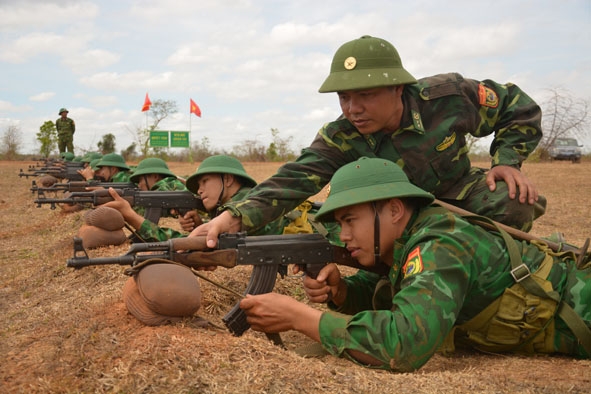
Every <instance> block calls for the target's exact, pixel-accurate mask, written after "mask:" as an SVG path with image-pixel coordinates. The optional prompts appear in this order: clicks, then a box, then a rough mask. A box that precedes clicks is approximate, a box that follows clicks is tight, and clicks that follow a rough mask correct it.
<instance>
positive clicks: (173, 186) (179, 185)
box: [150, 176, 187, 191]
mask: <svg viewBox="0 0 591 394" xmlns="http://www.w3.org/2000/svg"><path fill="white" fill-rule="evenodd" d="M150 190H159V191H185V190H187V187H186V186H185V184H184V183H183V182H181V181H179V179H178V178H177V177H173V176H167V177H166V178H162V179H160V180H159V181H158V182H156V183H155V184H154V185H152V187H151V188H150Z"/></svg>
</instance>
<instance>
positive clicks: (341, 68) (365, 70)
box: [318, 36, 417, 93]
mask: <svg viewBox="0 0 591 394" xmlns="http://www.w3.org/2000/svg"><path fill="white" fill-rule="evenodd" d="M416 82H417V80H416V79H415V78H414V77H413V76H412V75H410V73H409V72H408V71H406V70H405V69H404V68H403V67H402V61H401V60H400V56H399V55H398V51H396V48H394V46H393V45H392V44H390V43H389V42H388V41H386V40H382V39H381V38H376V37H371V36H363V37H361V38H358V39H356V40H353V41H349V42H346V43H344V44H343V45H341V47H340V48H339V49H338V50H337V52H336V53H335V55H334V57H333V59H332V64H331V66H330V74H329V75H328V77H327V78H326V80H325V81H324V83H323V84H322V86H321V87H320V89H318V91H319V92H320V93H327V92H340V91H344V90H356V89H370V88H377V87H380V86H394V85H405V84H409V83H416Z"/></svg>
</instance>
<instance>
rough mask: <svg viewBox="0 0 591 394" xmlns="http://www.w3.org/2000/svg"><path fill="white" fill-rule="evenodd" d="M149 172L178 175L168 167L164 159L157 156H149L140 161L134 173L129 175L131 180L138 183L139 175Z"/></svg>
mask: <svg viewBox="0 0 591 394" xmlns="http://www.w3.org/2000/svg"><path fill="white" fill-rule="evenodd" d="M147 174H161V175H165V176H173V177H176V175H174V174H173V173H172V171H170V170H169V169H168V165H167V164H166V162H165V161H164V160H162V159H159V158H157V157H149V158H147V159H144V160H142V161H140V162H139V164H138V165H137V167H136V168H135V170H134V171H133V175H132V176H131V177H129V180H130V181H132V182H134V183H138V181H139V177H140V176H141V175H147Z"/></svg>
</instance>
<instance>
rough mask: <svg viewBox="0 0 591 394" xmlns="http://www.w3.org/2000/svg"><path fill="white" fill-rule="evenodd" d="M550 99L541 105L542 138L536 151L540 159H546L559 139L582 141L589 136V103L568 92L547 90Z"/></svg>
mask: <svg viewBox="0 0 591 394" xmlns="http://www.w3.org/2000/svg"><path fill="white" fill-rule="evenodd" d="M548 90H549V92H550V98H549V99H548V100H547V101H546V102H544V103H543V104H541V105H540V106H541V107H542V113H543V114H544V115H543V117H542V130H543V133H544V136H543V138H542V141H540V144H539V145H538V150H539V151H540V152H539V154H540V157H542V158H546V157H548V149H549V148H550V146H551V145H552V144H553V143H554V141H555V140H556V138H559V137H573V138H579V139H582V138H583V137H585V136H587V135H588V134H589V127H588V125H589V121H588V116H589V102H588V101H586V100H583V99H579V98H575V97H573V96H572V95H571V94H570V93H569V92H568V91H566V90H560V89H548Z"/></svg>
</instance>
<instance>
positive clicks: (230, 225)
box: [189, 211, 242, 249]
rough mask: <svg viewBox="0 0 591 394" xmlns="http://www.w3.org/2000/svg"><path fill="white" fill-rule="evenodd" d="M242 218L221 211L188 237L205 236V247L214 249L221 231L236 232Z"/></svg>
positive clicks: (238, 229)
mask: <svg viewBox="0 0 591 394" xmlns="http://www.w3.org/2000/svg"><path fill="white" fill-rule="evenodd" d="M241 224H242V220H241V219H240V218H239V217H234V216H232V215H231V214H230V212H228V211H224V212H222V213H221V214H220V215H219V216H216V217H215V218H213V219H211V220H210V221H209V222H207V223H203V224H202V225H200V226H197V228H196V229H195V230H193V231H191V234H189V237H196V236H198V235H205V236H207V247H208V248H211V249H214V248H215V247H216V246H217V244H218V237H219V236H220V234H222V233H237V232H238V231H240V227H241Z"/></svg>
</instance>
